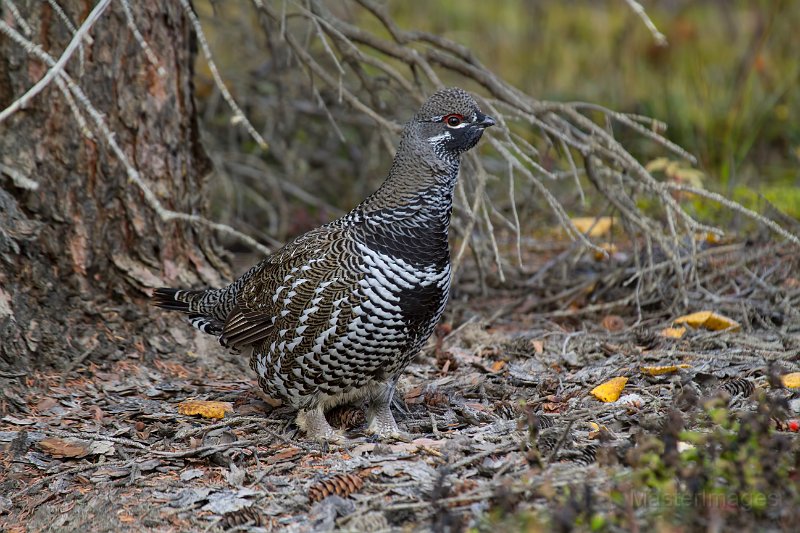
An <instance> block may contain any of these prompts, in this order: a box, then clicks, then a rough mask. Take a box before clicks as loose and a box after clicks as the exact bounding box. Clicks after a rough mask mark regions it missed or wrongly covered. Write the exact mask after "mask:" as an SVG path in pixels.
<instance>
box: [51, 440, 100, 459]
mask: <svg viewBox="0 0 800 533" xmlns="http://www.w3.org/2000/svg"><path fill="white" fill-rule="evenodd" d="M89 446H90V444H89V443H88V442H86V441H83V440H78V439H60V438H58V437H50V438H47V439H42V440H40V441H39V447H40V448H41V449H42V450H43V451H44V452H45V453H48V454H50V455H52V456H53V457H55V458H57V459H60V458H63V457H70V458H81V457H86V456H87V455H89Z"/></svg>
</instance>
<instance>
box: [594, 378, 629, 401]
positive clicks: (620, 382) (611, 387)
mask: <svg viewBox="0 0 800 533" xmlns="http://www.w3.org/2000/svg"><path fill="white" fill-rule="evenodd" d="M626 383H628V378H626V377H623V376H620V377H616V378H612V379H609V380H608V381H606V382H605V383H602V384H600V385H598V386H597V387H595V388H593V389H592V391H591V394H592V396H594V397H595V398H597V399H598V400H600V401H601V402H606V403H609V402H616V401H617V400H618V399H619V395H620V394H622V389H624V388H625V384H626Z"/></svg>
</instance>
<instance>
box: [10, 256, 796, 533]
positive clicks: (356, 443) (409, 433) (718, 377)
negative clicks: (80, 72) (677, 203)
mask: <svg viewBox="0 0 800 533" xmlns="http://www.w3.org/2000/svg"><path fill="white" fill-rule="evenodd" d="M765 255H769V254H765ZM772 256H777V257H778V260H777V261H778V262H777V263H772V264H766V263H759V262H758V261H756V262H753V261H748V260H747V259H746V258H745V257H744V256H743V255H741V254H731V255H730V256H729V257H728V258H727V259H726V261H727V263H725V262H722V261H721V260H720V261H717V263H715V264H714V265H713V268H712V267H711V266H709V268H708V270H707V271H703V270H702V268H701V269H700V274H704V273H705V274H706V275H709V276H712V277H711V280H712V281H713V282H715V283H716V284H717V285H716V286H714V288H715V290H714V291H711V290H708V289H706V290H702V291H697V292H696V293H693V294H692V296H693V300H694V301H692V305H693V306H695V309H697V308H701V309H702V308H705V309H714V311H713V312H712V315H704V317H706V319H705V320H702V321H700V322H698V324H700V325H701V326H703V327H701V328H700V329H694V328H695V327H697V326H695V325H694V324H693V323H692V321H689V320H682V321H678V320H675V317H679V316H680V313H678V312H673V311H672V307H673V305H674V300H671V299H669V298H668V296H669V295H668V294H664V295H663V301H662V302H660V304H659V305H652V303H651V304H648V306H647V307H644V308H642V309H641V317H639V316H638V314H639V311H637V309H636V308H635V307H634V306H631V305H616V304H614V305H608V306H607V307H606V308H603V309H599V310H598V311H596V312H587V311H586V309H587V308H589V307H590V306H593V305H594V306H597V305H598V304H600V305H602V304H603V301H604V300H602V299H601V300H599V301H592V298H593V296H592V295H591V294H588V293H586V291H585V290H581V291H577V292H575V291H572V292H571V291H570V290H569V287H575V286H582V285H583V283H584V281H585V280H584V279H583V278H581V277H580V276H578V277H575V276H573V277H572V278H571V279H569V280H567V279H565V278H562V277H559V274H558V273H557V272H555V271H552V272H551V273H550V274H548V275H547V276H544V277H541V278H538V281H537V283H535V284H533V285H530V284H527V283H526V280H525V277H524V276H523V275H520V279H519V280H517V282H516V283H517V286H512V287H508V288H502V287H501V288H498V289H496V290H494V291H492V292H491V293H490V294H489V295H488V296H482V291H481V289H480V288H479V287H480V284H479V283H477V282H473V280H474V279H475V278H471V277H470V276H475V275H476V274H475V273H474V272H471V271H469V270H465V271H464V273H463V277H462V279H461V280H460V283H459V285H457V287H456V292H455V293H454V297H453V301H452V303H451V306H450V309H449V314H448V316H447V318H446V320H447V321H446V323H445V324H443V325H442V326H441V328H440V330H439V331H438V332H437V335H436V338H435V339H433V340H432V341H431V343H430V345H429V346H428V347H427V348H426V349H425V350H424V351H423V353H421V354H420V355H419V356H418V357H417V358H416V360H415V361H414V362H413V363H412V364H411V366H410V367H409V368H408V370H407V371H406V373H405V374H404V375H403V377H402V379H401V380H400V383H399V387H398V393H397V395H396V397H395V399H394V405H393V408H394V410H395V412H396V413H397V418H398V422H399V425H400V428H401V430H402V431H403V432H404V434H403V435H402V436H401V438H400V439H399V440H396V441H392V442H376V441H375V440H374V439H372V438H371V437H370V436H369V435H367V434H366V433H365V418H366V417H365V411H364V406H363V405H352V406H342V407H340V408H338V409H337V410H335V411H334V412H332V413H330V418H331V420H332V421H335V422H336V423H335V425H336V426H337V427H338V428H340V429H339V430H340V431H342V432H343V434H344V435H345V437H346V438H345V439H344V440H343V441H342V442H341V443H339V444H324V443H318V442H312V441H308V440H305V439H304V438H303V435H302V434H301V433H300V432H299V430H298V428H296V427H295V426H294V424H293V414H292V412H291V411H290V410H288V409H285V408H282V407H279V406H278V407H276V406H273V405H270V404H269V403H268V402H266V401H264V399H262V398H261V396H260V394H259V392H258V390H257V389H256V382H255V380H254V379H253V376H252V375H251V374H250V373H249V371H248V370H246V369H245V367H246V362H244V364H242V363H241V362H235V361H234V363H231V361H232V359H231V358H226V357H220V356H219V354H218V353H216V352H213V351H212V352H211V355H210V356H208V358H207V359H204V360H201V359H199V358H198V357H197V355H196V354H181V352H180V350H179V347H178V346H174V345H173V346H172V348H171V349H175V350H177V351H176V352H175V353H173V354H169V355H165V352H162V351H160V350H153V352H152V354H151V356H150V358H149V359H148V358H146V357H144V358H142V357H137V358H130V357H121V358H118V359H116V360H113V359H110V360H107V361H103V362H99V363H96V362H91V360H89V361H88V362H84V363H83V364H82V365H78V366H77V368H74V369H71V370H70V371H69V372H68V374H67V375H61V374H59V373H58V372H55V371H51V372H49V373H48V372H36V373H34V374H33V375H30V376H28V377H27V378H25V379H24V380H19V383H18V384H17V385H16V386H15V387H13V388H12V389H9V390H8V391H7V393H8V394H10V395H15V397H18V398H20V399H21V400H22V401H23V403H24V406H25V407H24V408H22V409H10V408H9V407H8V406H9V405H10V404H2V405H0V409H1V410H0V415H2V416H1V417H0V450H2V454H1V455H0V528H4V530H7V531H21V530H23V528H29V529H48V528H49V529H53V528H54V529H58V530H64V531H69V530H75V531H77V530H103V531H113V530H116V529H119V528H123V527H124V528H130V529H153V530H164V531H166V530H182V531H214V530H224V529H231V528H238V530H253V531H257V530H258V531H263V530H267V531H298V532H299V531H325V530H331V529H337V528H338V529H343V530H353V531H357V530H364V529H369V528H372V529H375V530H381V529H392V528H411V529H414V528H433V529H435V528H436V527H437V524H438V525H441V524H450V525H449V526H448V527H450V528H451V530H453V531H458V530H461V529H464V528H467V527H479V528H481V527H482V528H486V527H489V526H487V524H488V522H487V520H488V519H487V517H489V516H496V515H497V513H500V514H501V515H502V514H503V513H505V514H513V513H520V512H540V513H544V514H543V515H542V516H550V517H555V516H558V513H560V512H562V510H563V505H565V503H564V501H565V500H564V498H563V494H565V492H564V491H572V492H574V491H575V490H576V489H575V488H576V487H579V488H581V489H580V490H591V491H593V494H595V495H596V496H595V500H596V502H597V503H596V505H597V506H599V508H603V509H606V510H609V509H613V508H614V507H613V502H611V501H610V500H608V499H606V500H603V497H602V494H603V493H604V491H606V490H607V489H609V490H610V488H613V487H615V486H617V485H615V483H618V479H619V478H620V476H625V475H630V473H631V471H632V470H631V469H632V466H631V465H632V464H633V463H632V462H631V461H632V459H631V457H634V456H636V454H641V453H644V451H645V448H646V445H645V444H643V443H644V442H646V441H645V440H644V439H645V437H647V436H655V437H658V439H666V438H667V437H665V436H664V435H666V434H668V432H669V431H670V430H669V427H670V426H669V424H668V422H667V420H669V419H670V416H672V417H676V416H680V417H681V419H682V420H684V422H683V424H684V427H685V428H686V430H690V429H692V428H693V427H694V426H693V425H692V424H696V423H699V421H700V420H701V419H702V417H703V416H705V415H703V414H702V412H701V411H699V410H698V409H700V408H699V407H698V406H699V405H702V404H703V402H704V401H707V399H709V398H710V399H712V400H713V401H724V402H725V403H724V405H726V406H727V409H729V410H730V412H731V413H732V416H735V417H747V416H750V415H749V414H750V413H756V412H758V410H759V409H762V405H763V402H764V398H767V399H768V401H770V402H773V403H778V404H780V405H782V406H784V407H783V408H782V410H775V412H776V413H778V412H780V413H782V416H773V414H771V415H770V416H771V417H772V418H771V419H770V420H773V419H774V420H773V423H772V425H771V426H770V428H769V431H771V432H776V434H780V435H785V436H786V437H785V438H786V441H785V445H784V446H785V449H783V451H782V452H781V453H790V454H791V453H794V454H797V453H800V452H798V450H799V449H800V441H799V440H798V433H797V430H798V425H800V424H798V422H797V419H798V417H800V413H798V411H800V396H798V395H799V394H800V393H798V391H797V386H798V385H797V383H798V381H797V380H798V378H797V376H798V375H800V311H798V310H800V290H798V289H797V285H792V284H787V283H786V282H785V276H788V277H791V276H792V275H796V273H797V272H798V271H800V270H799V269H798V268H797V267H798V263H800V260H799V259H798V257H797V255H796V254H795V255H791V254H786V253H784V254H780V253H778V254H772ZM761 257H764V255H762V256H761ZM773 259H774V257H773ZM585 261H586V263H585V265H586V266H585V268H584V269H583V270H580V269H579V271H582V272H584V273H585V275H586V276H594V277H598V276H603V275H605V274H606V273H607V271H613V269H615V268H618V266H614V265H612V264H608V263H605V262H604V263H597V262H596V261H594V260H593V259H591V257H587V258H586V259H585ZM722 267H725V268H727V269H728V273H727V275H726V277H724V278H722V277H713V271H714V270H718V269H720V268H722ZM604 269H606V270H604ZM759 269H760V270H759ZM534 272H535V270H534ZM754 272H766V273H767V274H765V275H763V276H760V277H759V281H760V283H752V276H753V275H756V274H754ZM781 273H783V276H784V278H781ZM520 287H526V291H527V292H526V293H525V294H526V295H525V296H524V297H520V294H521V293H522V292H521V291H520ZM706 287H707V288H708V287H709V285H708V283H707V285H706ZM745 287H746V288H745ZM594 290H603V291H606V294H605V297H606V298H608V297H611V296H612V295H613V294H615V293H616V292H615V291H616V289H614V290H611V289H609V288H607V287H606V288H600V287H599V286H597V285H595V289H594ZM559 294H561V296H560V297H559V298H555V297H554V295H559ZM536 300H538V301H540V302H545V303H544V304H542V305H541V306H539V307H535V306H534V307H532V306H531V302H532V301H536ZM615 301H616V300H608V302H611V303H612V304H613V303H614V302H615ZM675 309H676V310H679V309H680V308H679V307H675ZM717 316H719V317H724V318H726V320H728V321H729V322H725V323H724V324H723V326H722V327H721V328H717V327H716V325H717V324H718V322H716V321H718V319H717V318H716V317H717ZM490 317H493V318H491V319H490ZM709 317H713V320H711V325H709V324H710V323H709V320H710V318H709ZM727 317H731V318H727ZM701 318H703V317H701ZM678 322H686V323H687V324H689V325H690V326H693V327H692V328H686V329H685V330H684V331H683V332H682V334H681V335H680V336H677V335H664V333H663V332H664V331H667V330H668V328H672V326H673V324H675V323H678ZM733 325H735V327H732V326H733ZM707 328H710V329H707ZM737 328H738V329H737ZM181 334H182V335H184V338H185V334H186V332H182V333H181ZM153 343H154V344H153V345H154V346H155V345H159V346H161V347H164V346H166V347H169V346H170V343H174V339H172V338H171V337H169V336H167V337H165V338H162V339H157V340H153ZM612 377H615V380H613V382H614V383H615V384H616V389H618V390H616V389H615V390H614V391H612V392H613V394H611V395H610V396H608V395H606V394H601V395H598V394H596V393H595V392H593V391H597V388H598V387H602V386H603V384H604V383H605V382H607V381H608V380H609V379H610V378H612ZM620 384H621V385H622V386H619V385H620ZM606 392H607V391H606ZM623 393H624V394H623ZM595 396H597V397H599V398H601V399H602V400H603V401H600V400H598V398H597V397H595ZM613 396H616V397H614V398H613V399H611V398H612V397H613ZM717 398H721V399H722V400H715V399H717ZM709 413H710V415H709V416H720V415H718V414H717V413H716V411H709ZM196 414H199V415H200V417H199V418H198V417H197V416H195V415H196ZM221 417H223V418H221ZM665 432H666V433H665ZM695 439H697V437H695ZM659 442H660V441H659ZM663 442H665V443H667V442H668V441H667V440H664V441H663ZM675 443H676V446H677V445H678V444H680V446H678V448H679V451H680V453H693V452H696V447H697V446H699V445H700V444H698V443H696V442H686V441H684V440H680V439H678V438H675ZM701 444H702V443H701ZM678 448H676V449H678ZM666 453H667V452H664V454H665V455H664V457H667V456H668V455H666ZM676 453H677V452H676ZM795 475H797V473H796V472H795ZM586 487H588V488H586ZM560 495H562V496H560ZM570 505H573V504H570ZM574 505H577V504H574ZM626 512H633V513H635V514H637V516H638V515H642V514H644V513H646V512H647V509H646V508H642V509H634V510H633V511H630V510H629V511H626ZM492 513H495V514H494V515H492ZM90 516H91V517H95V518H91V519H90V518H88V517H90ZM97 517H100V518H97ZM21 524H24V526H23V525H21Z"/></svg>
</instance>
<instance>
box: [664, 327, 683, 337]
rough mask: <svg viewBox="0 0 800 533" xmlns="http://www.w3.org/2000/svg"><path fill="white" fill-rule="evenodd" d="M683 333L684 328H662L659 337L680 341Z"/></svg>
mask: <svg viewBox="0 0 800 533" xmlns="http://www.w3.org/2000/svg"><path fill="white" fill-rule="evenodd" d="M684 333H686V328H685V327H683V326H681V327H678V328H664V329H662V330H661V333H659V335H661V336H662V337H666V338H668V339H680V338H681V337H683V334H684Z"/></svg>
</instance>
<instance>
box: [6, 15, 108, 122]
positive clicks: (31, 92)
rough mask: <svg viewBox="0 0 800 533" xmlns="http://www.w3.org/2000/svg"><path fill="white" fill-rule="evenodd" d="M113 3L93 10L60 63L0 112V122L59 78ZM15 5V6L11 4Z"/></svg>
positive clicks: (68, 46)
mask: <svg viewBox="0 0 800 533" xmlns="http://www.w3.org/2000/svg"><path fill="white" fill-rule="evenodd" d="M110 3H111V0H100V1H99V2H98V3H97V5H96V6H94V9H92V11H91V13H89V16H88V17H86V20H84V21H83V24H81V27H80V28H78V31H76V32H75V35H74V36H73V37H72V40H71V41H70V42H69V44H68V45H67V47H66V48H65V49H64V52H63V53H62V54H61V57H60V58H58V61H57V62H56V63H55V64H53V66H52V67H51V68H50V70H48V71H47V74H45V75H44V76H43V77H42V79H40V80H39V81H38V82H36V84H34V86H33V87H31V88H30V89H28V91H27V92H26V93H25V94H23V95H22V96H20V97H19V98H17V99H16V100H15V101H14V102H12V103H11V105H9V106H8V107H7V108H5V109H4V110H3V111H2V112H0V122H3V121H4V120H5V119H7V118H8V117H10V116H11V115H13V114H14V113H15V112H17V111H19V110H20V109H21V108H23V107H25V106H26V105H28V102H29V101H30V99H31V98H33V97H34V96H36V95H37V94H39V93H40V92H42V91H43V90H44V88H45V87H47V86H48V85H50V82H52V81H53V80H54V79H55V77H56V76H58V75H59V74H60V73H61V71H62V70H63V69H64V67H65V66H66V64H67V62H68V61H69V59H70V57H72V54H73V53H74V52H75V50H77V48H78V47H79V46H80V45H81V40H82V39H83V36H84V35H86V34H87V33H88V32H89V30H90V29H91V28H92V25H94V23H95V22H97V19H99V18H100V15H102V14H103V11H105V9H106V8H107V7H108V4H110ZM10 5H13V4H10Z"/></svg>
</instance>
